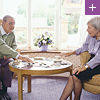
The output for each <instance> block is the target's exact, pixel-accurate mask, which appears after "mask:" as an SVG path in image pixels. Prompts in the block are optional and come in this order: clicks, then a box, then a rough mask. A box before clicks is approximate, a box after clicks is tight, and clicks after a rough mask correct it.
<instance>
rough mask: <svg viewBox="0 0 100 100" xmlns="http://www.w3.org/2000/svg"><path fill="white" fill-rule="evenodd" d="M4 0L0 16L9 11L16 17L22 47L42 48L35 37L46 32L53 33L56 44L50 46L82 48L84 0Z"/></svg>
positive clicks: (19, 45) (61, 48)
mask: <svg viewBox="0 0 100 100" xmlns="http://www.w3.org/2000/svg"><path fill="white" fill-rule="evenodd" d="M0 1H1V3H2V8H1V9H0V11H2V14H0V17H1V16H2V17H3V16H4V15H7V14H10V15H12V16H13V17H15V21H16V26H15V35H16V40H17V43H18V47H19V48H23V49H34V50H38V49H39V48H38V47H35V46H34V44H33V42H34V41H33V40H34V38H36V37H37V36H39V35H41V34H43V33H45V32H49V33H52V35H53V41H54V45H53V47H52V48H50V47H49V49H57V50H64V49H68V48H73V47H78V39H77V36H78V23H79V17H80V8H81V0H0ZM1 3H0V4H1ZM73 38H74V40H75V39H76V40H75V41H76V42H74V41H73ZM72 42H73V44H71V43H72Z"/></svg>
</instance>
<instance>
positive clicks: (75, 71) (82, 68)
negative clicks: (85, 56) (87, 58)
mask: <svg viewBox="0 0 100 100" xmlns="http://www.w3.org/2000/svg"><path fill="white" fill-rule="evenodd" d="M84 70H86V67H85V66H82V67H78V68H75V69H74V70H73V74H75V73H76V74H77V75H78V74H79V73H80V72H82V71H84Z"/></svg>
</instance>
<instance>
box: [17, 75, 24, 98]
mask: <svg viewBox="0 0 100 100" xmlns="http://www.w3.org/2000/svg"><path fill="white" fill-rule="evenodd" d="M22 87H23V80H22V75H21V73H18V100H23V90H22Z"/></svg>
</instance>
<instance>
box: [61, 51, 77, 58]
mask: <svg viewBox="0 0 100 100" xmlns="http://www.w3.org/2000/svg"><path fill="white" fill-rule="evenodd" d="M73 54H76V52H75V51H73V52H68V53H66V52H61V55H62V56H66V57H68V56H71V55H73Z"/></svg>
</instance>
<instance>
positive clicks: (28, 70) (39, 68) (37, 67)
mask: <svg viewBox="0 0 100 100" xmlns="http://www.w3.org/2000/svg"><path fill="white" fill-rule="evenodd" d="M39 62H41V61H38V62H37V64H33V65H30V64H28V65H27V66H26V64H24V63H25V62H24V63H22V62H20V63H19V64H14V62H11V63H9V69H10V70H11V71H12V72H14V73H16V74H17V76H18V100H23V95H22V94H23V79H22V78H23V76H27V77H28V92H31V75H52V74H59V73H64V72H70V74H72V66H73V65H72V63H71V62H69V61H66V63H67V64H65V65H64V64H62V65H59V64H56V65H53V66H52V61H47V62H46V63H48V65H47V66H45V65H44V66H43V64H44V62H43V63H42V62H41V64H38V63H39ZM50 62H51V63H50ZM71 98H72V96H71ZM71 98H70V100H71Z"/></svg>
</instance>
